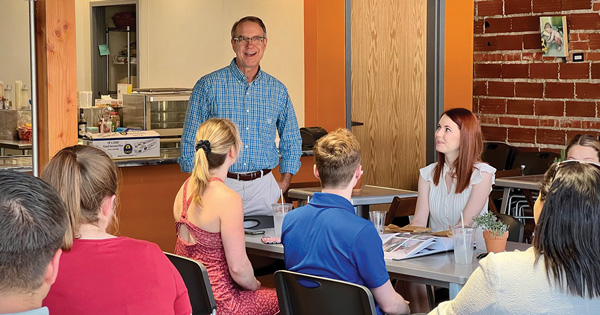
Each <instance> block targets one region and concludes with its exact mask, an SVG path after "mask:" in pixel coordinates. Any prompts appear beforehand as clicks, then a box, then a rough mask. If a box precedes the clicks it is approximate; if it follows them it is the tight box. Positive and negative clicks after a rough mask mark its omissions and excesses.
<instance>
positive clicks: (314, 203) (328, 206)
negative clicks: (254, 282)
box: [281, 193, 390, 314]
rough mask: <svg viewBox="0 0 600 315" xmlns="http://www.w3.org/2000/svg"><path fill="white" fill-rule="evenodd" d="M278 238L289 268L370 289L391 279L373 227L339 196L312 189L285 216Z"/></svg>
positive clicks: (347, 201)
mask: <svg viewBox="0 0 600 315" xmlns="http://www.w3.org/2000/svg"><path fill="white" fill-rule="evenodd" d="M281 242H282V244H283V247H284V258H285V267H286V268H287V269H288V270H291V271H296V272H301V273H306V274H311V275H316V276H321V277H327V278H332V279H337V280H343V281H348V282H352V283H356V284H360V285H363V286H366V287H367V288H370V289H373V288H377V287H380V286H382V285H383V284H385V282H386V281H388V280H389V278H390V276H389V275H388V272H387V269H386V267H385V261H384V259H383V246H382V244H381V238H380V237H379V235H378V234H377V230H376V229H375V226H374V225H373V223H372V222H371V221H369V220H366V219H363V218H361V217H359V216H357V215H356V214H355V213H354V207H353V206H352V204H351V203H350V201H349V200H348V199H346V198H344V197H342V196H339V195H334V194H327V193H315V194H314V196H313V198H312V199H311V200H310V203H309V204H307V205H306V206H304V207H300V208H298V209H295V210H293V211H291V212H289V213H288V214H287V215H286V216H285V218H284V219H283V228H282V233H281ZM375 305H376V306H377V302H375ZM377 314H381V311H380V310H379V306H377Z"/></svg>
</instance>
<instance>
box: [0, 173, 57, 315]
mask: <svg viewBox="0 0 600 315" xmlns="http://www.w3.org/2000/svg"><path fill="white" fill-rule="evenodd" d="M66 228H67V215H66V211H65V205H64V203H63V201H62V200H61V198H60V196H59V195H58V193H57V192H56V191H55V190H54V188H52V187H51V186H50V185H48V184H47V183H45V182H44V181H42V180H40V179H38V178H35V177H33V176H30V175H27V174H22V173H17V172H13V171H0V313H1V314H4V313H17V312H24V311H28V310H33V309H36V308H40V307H41V305H42V300H43V299H44V297H45V296H46V294H47V293H48V290H49V289H50V285H52V283H54V281H55V279H56V276H57V273H58V263H59V259H60V255H61V253H62V251H61V249H60V247H61V244H62V239H63V236H64V233H65V230H66Z"/></svg>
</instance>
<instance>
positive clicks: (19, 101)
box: [14, 81, 23, 109]
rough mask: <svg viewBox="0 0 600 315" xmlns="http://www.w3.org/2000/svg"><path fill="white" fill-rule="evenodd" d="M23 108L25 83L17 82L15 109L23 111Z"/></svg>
mask: <svg viewBox="0 0 600 315" xmlns="http://www.w3.org/2000/svg"><path fill="white" fill-rule="evenodd" d="M22 107H23V82H22V81H15V103H14V108H15V109H21V108H22Z"/></svg>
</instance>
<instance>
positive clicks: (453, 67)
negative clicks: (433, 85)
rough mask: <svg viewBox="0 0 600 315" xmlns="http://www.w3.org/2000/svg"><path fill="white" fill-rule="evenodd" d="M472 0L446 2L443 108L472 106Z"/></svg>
mask: <svg viewBox="0 0 600 315" xmlns="http://www.w3.org/2000/svg"><path fill="white" fill-rule="evenodd" d="M473 6H474V2H473V0H452V1H446V28H445V47H444V109H446V110H447V109H450V108H455V107H464V108H468V109H471V108H472V104H473V12H474V11H473V9H474V8H473Z"/></svg>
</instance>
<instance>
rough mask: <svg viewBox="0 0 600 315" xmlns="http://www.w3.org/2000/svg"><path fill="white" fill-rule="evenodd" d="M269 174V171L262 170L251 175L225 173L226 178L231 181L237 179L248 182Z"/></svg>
mask: <svg viewBox="0 0 600 315" xmlns="http://www.w3.org/2000/svg"><path fill="white" fill-rule="evenodd" d="M269 173H271V170H270V169H264V170H260V171H256V172H252V173H231V172H227V177H228V178H233V179H237V180H241V181H249V180H255V179H257V178H261V177H263V176H265V175H267V174H269Z"/></svg>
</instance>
